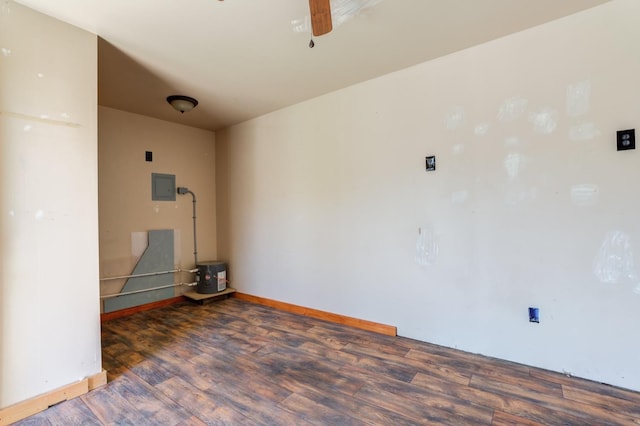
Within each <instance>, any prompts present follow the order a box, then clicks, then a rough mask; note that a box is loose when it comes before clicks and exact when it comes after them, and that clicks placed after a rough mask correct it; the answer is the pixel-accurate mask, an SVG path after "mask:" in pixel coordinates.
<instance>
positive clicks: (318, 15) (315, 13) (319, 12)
mask: <svg viewBox="0 0 640 426" xmlns="http://www.w3.org/2000/svg"><path fill="white" fill-rule="evenodd" d="M309 9H310V10H311V28H312V30H313V35H314V36H321V35H323V34H326V33H328V32H330V31H331V29H332V28H333V25H332V24H331V3H330V2H329V0H309Z"/></svg>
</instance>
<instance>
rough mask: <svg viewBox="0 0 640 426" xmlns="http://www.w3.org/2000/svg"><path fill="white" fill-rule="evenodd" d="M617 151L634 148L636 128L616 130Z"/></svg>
mask: <svg viewBox="0 0 640 426" xmlns="http://www.w3.org/2000/svg"><path fill="white" fill-rule="evenodd" d="M617 143H618V151H625V150H627V149H636V129H629V130H618V131H617Z"/></svg>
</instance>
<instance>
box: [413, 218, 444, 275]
mask: <svg viewBox="0 0 640 426" xmlns="http://www.w3.org/2000/svg"><path fill="white" fill-rule="evenodd" d="M438 251H439V248H438V243H437V242H436V239H435V237H434V235H433V231H432V230H431V228H430V227H420V228H418V239H417V241H416V255H415V262H416V263H417V264H418V265H420V266H429V265H433V263H434V262H435V261H436V258H437V257H438Z"/></svg>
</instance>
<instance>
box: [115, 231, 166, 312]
mask: <svg viewBox="0 0 640 426" xmlns="http://www.w3.org/2000/svg"><path fill="white" fill-rule="evenodd" d="M173 250H174V235H173V230H172V229H163V230H153V231H149V245H148V247H147V248H146V250H145V251H144V253H143V254H142V257H141V258H140V260H139V261H138V264H137V265H136V267H135V268H134V270H133V272H132V273H131V274H132V275H135V274H146V273H149V272H162V271H171V270H173V269H174V264H173V257H174V254H173ZM173 282H174V280H173V274H163V275H152V276H148V277H135V278H130V279H128V280H127V282H126V283H125V285H124V287H123V288H122V290H121V292H122V293H124V292H128V291H135V290H143V289H148V288H153V287H159V286H163V285H169V284H173ZM173 295H174V290H173V288H163V289H160V290H151V291H147V292H144V293H137V294H129V295H126V296H120V297H114V298H111V299H106V300H105V301H104V312H113V311H118V310H120V309H126V308H130V307H132V306H138V305H143V304H145V303H151V302H155V301H158V300H163V299H168V298H170V297H173Z"/></svg>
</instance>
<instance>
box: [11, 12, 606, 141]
mask: <svg viewBox="0 0 640 426" xmlns="http://www.w3.org/2000/svg"><path fill="white" fill-rule="evenodd" d="M606 1H608V0H383V1H374V0H332V3H333V4H334V7H335V8H337V7H338V6H340V5H342V6H344V5H345V4H347V3H349V2H352V3H353V5H355V6H356V7H358V6H359V5H363V4H365V5H366V4H374V5H373V6H371V7H369V8H364V9H361V10H359V12H358V13H357V14H355V15H354V16H353V17H352V19H350V20H348V22H345V23H343V24H342V25H339V26H337V27H336V28H334V30H333V31H332V32H331V33H330V34H328V35H325V36H322V37H318V38H316V39H315V47H314V48H313V49H310V48H309V47H308V43H309V38H310V36H309V33H308V32H299V31H298V32H297V31H295V29H296V25H295V23H294V21H296V20H302V21H303V22H304V19H305V17H307V16H308V1H307V0H226V1H219V0H19V1H18V2H19V3H21V4H24V5H26V6H29V7H31V8H33V9H36V10H38V11H41V12H43V13H46V14H48V15H51V16H54V17H56V18H58V19H61V20H63V21H66V22H68V23H71V24H73V25H76V26H79V27H81V28H84V29H86V30H88V31H91V32H93V33H95V34H97V35H99V36H100V40H99V45H98V55H99V62H98V64H99V66H98V68H99V76H98V86H99V103H100V104H101V105H104V106H109V107H113V108H117V109H121V110H125V111H130V112H134V113H139V114H144V115H148V116H151V117H157V118H160V119H163V120H169V121H174V122H178V123H182V124H186V125H189V126H194V127H200V128H203V129H210V130H216V129H220V128H223V127H226V126H229V125H232V124H235V123H239V122H242V121H244V120H247V119H250V118H254V117H257V116H260V115H263V114H265V113H268V112H271V111H274V110H277V109H280V108H283V107H286V106H288V105H292V104H295V103H298V102H300V101H303V100H306V99H310V98H313V97H316V96H319V95H322V94H324V93H328V92H331V91H334V90H337V89H340V88H343V87H346V86H349V85H352V84H354V83H358V82H361V81H365V80H368V79H371V78H374V77H377V76H380V75H383V74H387V73H390V72H393V71H396V70H399V69H402V68H406V67H408V66H411V65H414V64H417V63H421V62H424V61H427V60H430V59H434V58H437V57H439V56H443V55H446V54H449V53H451V52H455V51H458V50H461V49H465V48H467V47H470V46H473V45H476V44H480V43H483V42H486V41H489V40H492V39H495V38H498V37H502V36H505V35H507V34H511V33H514V32H517V31H521V30H523V29H526V28H529V27H532V26H535V25H539V24H542V23H545V22H548V21H551V20H554V19H557V18H560V17H563V16H566V15H569V14H572V13H575V12H578V11H580V10H584V9H587V8H590V7H593V6H596V5H598V4H601V3H605V2H606ZM376 3H377V4H376ZM344 17H345V16H343V18H344ZM306 19H308V18H306ZM172 94H182V95H188V96H192V97H195V98H197V99H198V100H199V101H200V104H199V105H198V107H197V108H196V109H194V110H193V111H191V112H189V113H185V114H184V115H181V114H180V113H178V112H176V111H175V110H173V109H172V108H171V107H170V106H169V105H168V104H167V103H166V101H165V98H166V97H167V96H168V95H172Z"/></svg>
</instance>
